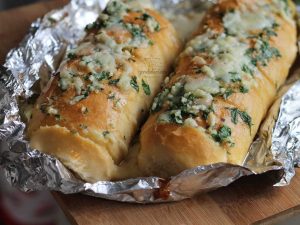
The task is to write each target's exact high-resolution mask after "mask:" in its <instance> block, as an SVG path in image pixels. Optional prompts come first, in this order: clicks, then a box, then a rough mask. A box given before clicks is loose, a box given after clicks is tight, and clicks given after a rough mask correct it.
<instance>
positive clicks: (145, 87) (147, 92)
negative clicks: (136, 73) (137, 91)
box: [142, 79, 151, 95]
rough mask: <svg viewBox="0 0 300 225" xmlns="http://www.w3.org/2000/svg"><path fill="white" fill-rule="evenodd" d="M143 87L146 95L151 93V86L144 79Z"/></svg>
mask: <svg viewBox="0 0 300 225" xmlns="http://www.w3.org/2000/svg"><path fill="white" fill-rule="evenodd" d="M142 87H143V90H144V93H145V94H146V95H151V90H150V86H149V84H147V83H146V82H145V81H144V80H143V79H142Z"/></svg>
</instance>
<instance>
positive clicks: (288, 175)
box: [0, 0, 300, 203]
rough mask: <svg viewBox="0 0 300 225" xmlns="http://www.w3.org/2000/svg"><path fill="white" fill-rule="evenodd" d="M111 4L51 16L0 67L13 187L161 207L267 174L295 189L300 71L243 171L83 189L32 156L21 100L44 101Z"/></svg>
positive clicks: (190, 173)
mask: <svg viewBox="0 0 300 225" xmlns="http://www.w3.org/2000/svg"><path fill="white" fill-rule="evenodd" d="M208 2H210V1H208V0H206V1H203V2H199V1H193V0H185V1H184V0H181V1H180V0H167V1H159V0H154V6H155V7H156V8H157V9H158V10H161V11H162V12H164V10H166V9H167V10H173V11H174V12H175V13H176V15H180V14H184V13H187V12H189V11H190V10H191V9H195V4H200V8H203V9H204V8H205V7H204V5H206V4H207V3H208ZM211 2H212V1H211ZM106 4H107V1H105V0H73V1H71V2H70V3H69V4H68V5H67V6H65V7H64V8H62V9H58V10H55V11H52V12H50V13H48V14H47V15H45V16H44V18H43V19H39V20H37V21H36V22H34V23H33V24H32V26H31V29H30V32H29V34H28V35H27V36H26V37H25V38H24V40H23V41H22V42H21V43H20V45H19V46H18V47H17V48H16V49H13V50H11V51H10V53H9V54H8V56H7V59H6V63H5V64H4V66H0V122H1V123H0V145H1V146H0V166H1V167H2V169H3V170H4V172H5V176H6V178H7V180H8V181H9V183H10V184H11V185H13V186H15V187H17V188H19V189H21V190H23V191H34V190H56V191H61V192H63V193H66V194H70V193H84V194H88V195H92V196H95V197H101V198H105V199H111V200H116V201H125V202H138V203H158V202H167V201H178V200H182V199H185V198H190V197H192V196H193V195H195V194H198V193H201V192H206V191H209V190H212V189H216V188H219V187H223V186H227V185H228V184H230V183H232V182H234V181H235V180H237V179H239V178H241V177H243V176H247V175H251V174H261V173H265V172H267V171H274V170H276V171H280V172H281V173H282V177H281V178H280V180H278V183H277V184H275V185H277V186H283V185H287V184H289V182H290V181H291V179H292V177H293V176H294V174H295V169H294V165H298V166H300V152H299V151H300V81H297V78H298V74H300V72H299V71H296V72H295V74H294V76H293V78H292V79H291V81H290V82H287V85H286V86H285V87H283V88H282V90H281V91H280V95H279V97H278V100H277V101H276V102H275V103H274V106H273V107H272V108H271V110H270V113H269V114H268V115H269V116H268V117H267V119H266V121H265V122H264V123H263V125H262V127H261V130H260V131H259V132H258V136H257V138H256V140H255V141H254V142H253V144H252V145H251V147H250V150H249V154H248V156H247V157H246V159H245V161H244V163H243V166H236V165H230V164H224V163H218V164H212V165H207V166H199V167H196V168H193V169H190V170H186V171H183V172H182V173H180V174H179V175H177V176H174V177H171V178H169V179H168V180H165V179H162V178H159V177H143V178H136V179H129V180H124V181H119V182H108V181H99V182H97V183H84V182H83V181H81V180H78V179H77V178H76V177H75V176H73V174H72V173H71V172H70V171H69V170H68V169H67V168H66V167H64V165H62V163H61V162H60V161H59V160H57V159H56V158H53V157H51V156H49V155H46V154H43V153H41V152H39V151H38V150H34V149H31V148H30V147H29V145H28V142H27V141H26V140H25V138H24V130H25V128H26V125H25V123H24V122H23V120H22V119H21V118H22V101H24V100H28V99H31V98H33V97H34V96H35V95H38V93H39V90H40V85H43V83H44V82H46V81H47V80H48V79H49V77H50V76H51V74H53V73H55V71H56V69H57V67H58V65H59V62H60V60H61V59H62V57H63V55H64V52H65V51H66V49H68V48H71V47H72V46H73V45H76V43H77V42H78V40H80V39H81V38H82V37H83V36H84V32H83V27H84V26H85V25H86V24H88V23H90V22H92V21H93V20H95V18H96V17H97V15H98V13H99V12H100V11H101V10H102V9H103V8H104V7H105V5H106ZM197 10H198V12H199V7H198V8H197ZM277 117H278V118H277ZM276 118H277V119H276Z"/></svg>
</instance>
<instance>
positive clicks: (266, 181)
mask: <svg viewBox="0 0 300 225" xmlns="http://www.w3.org/2000/svg"><path fill="white" fill-rule="evenodd" d="M67 2H68V1H67V0H55V1H47V2H43V3H37V4H34V5H29V6H25V7H21V8H17V9H12V10H9V11H3V12H0V40H1V45H0V63H1V64H2V63H3V62H4V58H5V55H6V54H7V52H8V51H9V49H11V48H12V47H15V46H17V44H18V43H19V42H20V40H21V39H22V38H23V37H24V35H25V34H26V32H27V31H28V28H29V26H30V23H31V22H32V21H33V20H35V19H36V18H37V17H40V16H42V15H43V14H45V13H46V12H48V11H49V10H51V9H54V8H57V7H60V6H62V5H64V4H66V3H67ZM297 171H298V174H297V175H296V176H295V178H294V179H293V180H292V183H291V185H289V186H287V187H281V188H279V187H273V186H272V183H273V179H274V175H270V174H267V175H263V176H251V177H246V178H242V179H240V180H239V181H237V182H235V183H233V184H231V185H230V186H228V187H225V188H221V189H219V190H216V191H213V192H210V193H206V194H201V195H199V196H197V197H195V198H193V199H189V200H184V201H181V202H177V203H167V204H156V205H138V204H127V203H118V202H112V201H108V200H102V199H96V198H93V197H89V196H84V195H62V194H60V193H53V195H54V196H55V198H56V199H57V201H58V202H59V203H60V205H61V206H62V208H63V210H64V212H65V213H66V215H67V216H68V218H69V219H70V221H71V222H72V223H73V224H79V225H91V224H124V225H126V224H145V225H146V224H166V225H167V224H172V225H177V224H178V225H179V224H222V225H227V224H239V225H242V224H253V223H254V224H272V223H274V222H275V221H276V222H278V221H280V220H283V219H285V218H286V217H289V216H291V215H294V214H296V213H299V212H300V188H299V187H300V169H297Z"/></svg>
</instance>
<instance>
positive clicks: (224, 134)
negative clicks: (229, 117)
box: [212, 125, 231, 143]
mask: <svg viewBox="0 0 300 225" xmlns="http://www.w3.org/2000/svg"><path fill="white" fill-rule="evenodd" d="M230 136H231V129H230V128H229V127H228V126H226V125H223V126H222V127H221V128H220V129H219V130H218V131H217V133H213V134H212V137H213V139H214V140H215V141H216V142H219V143H222V142H224V141H226V140H227V139H228V138H229V137H230Z"/></svg>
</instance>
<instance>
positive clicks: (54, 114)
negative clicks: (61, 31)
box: [27, 0, 180, 182]
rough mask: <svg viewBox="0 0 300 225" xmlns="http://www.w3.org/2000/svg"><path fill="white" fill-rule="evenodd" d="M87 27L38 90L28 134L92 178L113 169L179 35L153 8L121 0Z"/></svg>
mask: <svg viewBox="0 0 300 225" xmlns="http://www.w3.org/2000/svg"><path fill="white" fill-rule="evenodd" d="M128 2H130V1H128ZM85 29H86V32H87V34H86V36H85V38H84V39H83V40H82V41H81V42H80V43H79V44H78V46H77V47H76V48H74V49H72V50H70V51H69V52H68V53H67V57H66V59H65V60H64V62H63V63H62V64H61V66H60V69H59V73H58V74H57V75H56V76H55V77H53V79H52V80H51V81H50V82H49V84H48V86H47V87H46V88H45V90H43V93H42V94H41V96H40V97H39V99H38V101H37V103H36V105H35V107H34V110H33V113H32V118H31V120H30V122H29V127H28V130H27V134H28V137H29V139H30V144H31V147H33V148H36V149H38V150H41V151H42V152H45V153H48V154H51V155H53V156H55V157H57V158H58V159H60V160H61V161H62V163H63V164H65V165H66V166H67V167H68V168H70V169H71V170H73V171H74V172H75V173H76V174H77V175H78V176H79V177H80V178H82V179H83V180H86V181H89V182H95V181H99V180H111V179H114V177H115V176H116V174H115V173H116V171H117V167H118V164H119V163H120V162H121V161H122V160H123V159H124V157H125V156H126V155H127V153H128V146H129V144H130V142H131V140H132V138H133V136H134V135H135V134H136V132H137V130H138V127H139V125H140V123H141V122H142V120H143V118H144V117H145V115H146V114H147V112H148V111H149V108H150V106H151V103H152V101H153V98H154V96H155V95H156V94H157V92H158V91H159V88H160V85H161V83H162V81H163V80H164V78H165V76H166V75H168V73H169V72H170V67H171V65H172V63H173V61H174V58H175V57H176V55H178V51H179V49H180V41H179V39H178V37H177V34H176V31H175V30H174V28H173V26H172V25H171V24H170V23H169V22H168V21H167V20H166V19H165V18H163V17H162V16H161V15H159V13H158V12H156V11H154V10H152V9H145V8H142V7H140V6H133V5H131V4H130V3H125V2H124V1H121V0H112V1H110V2H109V3H108V6H107V7H106V9H105V11H104V12H103V13H102V14H100V16H99V18H98V19H97V20H96V21H95V22H94V23H92V24H89V25H87V26H86V28H85Z"/></svg>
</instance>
